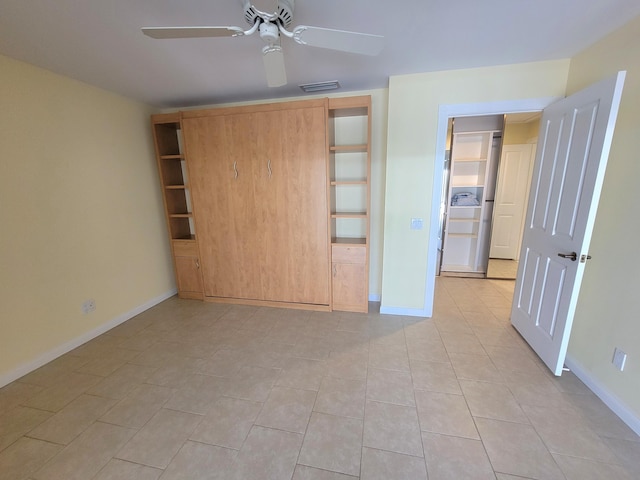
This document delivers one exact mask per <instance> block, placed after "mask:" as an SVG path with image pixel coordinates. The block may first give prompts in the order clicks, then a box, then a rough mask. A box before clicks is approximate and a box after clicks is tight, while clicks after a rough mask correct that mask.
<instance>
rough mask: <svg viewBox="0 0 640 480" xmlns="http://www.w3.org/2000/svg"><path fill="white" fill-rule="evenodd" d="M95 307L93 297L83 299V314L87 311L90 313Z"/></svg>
mask: <svg viewBox="0 0 640 480" xmlns="http://www.w3.org/2000/svg"><path fill="white" fill-rule="evenodd" d="M95 309H96V301H95V300H94V299H93V298H90V299H89V300H85V301H84V302H82V313H84V314H85V315H86V314H87V313H91V312H93V311H94V310H95Z"/></svg>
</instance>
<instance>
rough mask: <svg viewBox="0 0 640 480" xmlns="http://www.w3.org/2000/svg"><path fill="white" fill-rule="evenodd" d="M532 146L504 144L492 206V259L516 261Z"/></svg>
mask: <svg viewBox="0 0 640 480" xmlns="http://www.w3.org/2000/svg"><path fill="white" fill-rule="evenodd" d="M532 152H533V145H529V144H522V145H503V146H502V157H501V158H500V172H499V175H498V184H497V186H496V194H495V199H494V203H493V223H492V227H491V247H490V249H489V257H490V258H503V259H510V260H513V259H517V258H518V250H519V248H520V240H521V237H522V225H523V221H524V214H525V211H526V201H527V194H528V193H529V185H530V183H531V179H530V173H531V163H532V158H531V154H532Z"/></svg>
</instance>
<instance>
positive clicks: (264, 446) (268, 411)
mask: <svg viewBox="0 0 640 480" xmlns="http://www.w3.org/2000/svg"><path fill="white" fill-rule="evenodd" d="M436 289H437V293H436V309H435V315H434V317H433V318H432V319H419V318H411V317H394V316H383V315H379V314H377V313H371V314H369V315H360V314H346V313H337V312H334V313H330V314H329V313H317V312H315V313H312V312H301V311H295V310H279V309H268V308H254V307H244V306H228V305H215V304H208V303H202V302H194V301H184V300H178V299H175V298H174V299H170V300H168V301H166V302H164V303H162V304H161V305H158V306H157V307H155V308H153V309H151V310H149V311H147V312H145V313H143V314H141V315H139V316H137V317H135V318H134V319H132V320H130V321H128V322H126V323H124V324H123V325H121V326H119V327H117V328H115V329H113V330H111V331H110V332H108V333H106V334H104V335H102V336H100V337H99V338H96V339H95V340H93V341H91V342H89V343H87V344H85V345H83V346H82V347H80V348H78V349H76V350H74V351H72V352H70V353H69V354H67V355H65V356H63V357H61V358H59V359H57V360H55V361H53V362H51V363H50V364H48V365H46V366H44V367H42V368H40V369H39V370H37V371H35V372H33V373H31V374H29V375H27V376H25V377H23V378H21V379H20V380H18V381H16V382H14V383H12V384H10V385H8V386H6V387H4V388H2V389H0V478H2V479H3V480H13V479H29V480H36V479H37V480H58V479H60V480H62V479H64V480H73V479H79V480H91V479H95V480H123V479H136V480H152V479H162V480H177V479H184V480H187V479H189V480H197V479H225V480H226V479H238V480H250V479H262V480H264V479H275V480H280V479H287V480H291V479H293V480H348V479H351V480H353V479H356V478H362V479H385V480H390V479H393V480H396V479H412V480H413V479H416V480H417V479H426V478H428V479H429V480H439V479H455V480H461V479H467V478H468V479H493V480H508V479H510V480H516V479H520V480H522V479H523V478H524V479H526V478H530V479H542V480H551V479H569V480H573V479H580V480H589V479H623V480H624V479H634V478H640V439H639V438H638V437H637V436H636V435H635V434H634V433H633V432H632V431H631V430H630V429H629V428H628V427H626V425H624V424H623V423H622V422H621V421H620V420H619V419H618V418H617V417H616V416H615V415H614V414H613V413H611V412H610V411H609V410H608V409H607V408H606V407H605V406H604V405H603V404H602V403H601V402H600V400H598V398H597V397H596V396H595V395H593V394H592V393H591V392H590V391H589V390H588V389H587V388H586V387H585V386H584V385H583V384H582V383H581V382H580V381H579V380H578V379H577V378H576V377H575V376H574V375H573V374H571V373H566V374H564V375H563V376H562V377H561V378H555V377H553V376H552V375H550V374H549V372H548V371H547V370H546V368H545V367H543V366H542V365H541V363H540V362H539V360H538V359H537V357H536V356H535V355H534V354H533V353H532V352H531V350H530V349H529V348H528V346H527V345H526V344H525V343H524V342H523V341H522V340H521V339H520V338H519V336H518V335H517V333H516V332H515V331H514V330H513V329H512V328H511V327H510V326H509V322H508V316H509V306H510V298H511V295H512V291H513V282H508V281H496V280H476V279H463V278H451V277H449V278H439V279H438V280H437V282H436Z"/></svg>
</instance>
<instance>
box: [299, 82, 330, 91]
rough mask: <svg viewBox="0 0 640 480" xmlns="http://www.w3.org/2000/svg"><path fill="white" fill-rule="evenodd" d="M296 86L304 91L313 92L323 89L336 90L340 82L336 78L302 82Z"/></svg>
mask: <svg viewBox="0 0 640 480" xmlns="http://www.w3.org/2000/svg"><path fill="white" fill-rule="evenodd" d="M298 86H299V87H300V88H301V89H302V91H303V92H305V93H315V92H324V91H325V90H336V89H338V88H340V83H339V82H338V81H337V80H330V81H328V82H315V83H303V84H301V85H298Z"/></svg>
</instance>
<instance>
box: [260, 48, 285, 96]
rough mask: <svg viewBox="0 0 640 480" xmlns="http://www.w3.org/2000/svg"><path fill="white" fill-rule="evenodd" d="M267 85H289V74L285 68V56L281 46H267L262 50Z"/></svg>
mask: <svg viewBox="0 0 640 480" xmlns="http://www.w3.org/2000/svg"><path fill="white" fill-rule="evenodd" d="M262 60H263V61H264V70H265V73H266V74H267V85H269V86H270V87H281V86H283V85H286V84H287V72H286V70H285V68H284V55H283V54H282V47H280V45H267V46H266V47H264V48H263V49H262Z"/></svg>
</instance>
